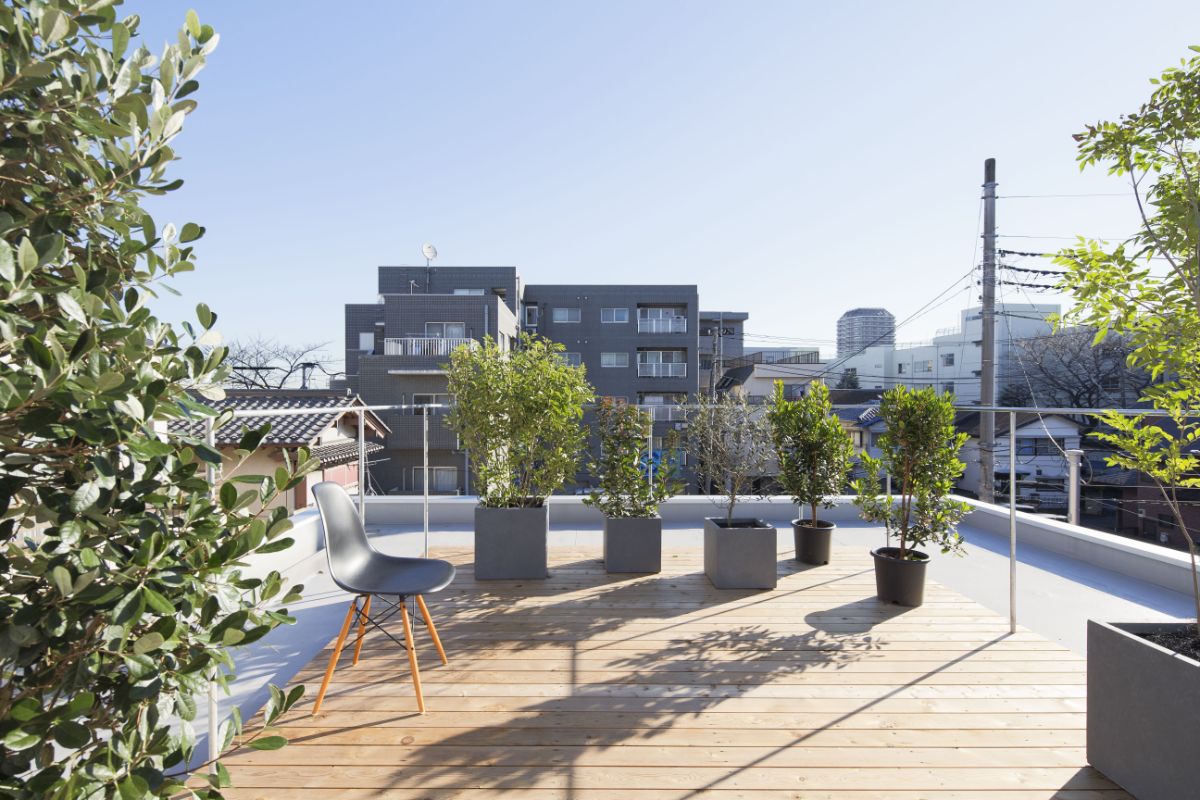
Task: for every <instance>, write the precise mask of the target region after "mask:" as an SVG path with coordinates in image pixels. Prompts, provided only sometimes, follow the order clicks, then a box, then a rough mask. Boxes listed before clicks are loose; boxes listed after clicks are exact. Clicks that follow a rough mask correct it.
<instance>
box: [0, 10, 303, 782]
mask: <svg viewBox="0 0 1200 800" xmlns="http://www.w3.org/2000/svg"><path fill="white" fill-rule="evenodd" d="M115 5H116V4H115V3H104V2H96V3H88V4H84V3H79V2H70V0H57V2H32V1H29V2H26V1H25V0H15V2H10V3H9V4H7V5H4V6H0V67H2V69H0V125H2V126H3V135H2V136H0V148H2V149H0V287H2V289H3V291H2V293H0V365H2V368H0V454H2V455H0V544H2V547H3V550H2V553H0V739H2V747H0V795H4V796H6V797H21V798H68V797H70V798H74V797H89V798H91V797H118V796H119V797H120V798H123V799H124V798H141V797H167V796H175V795H183V796H187V795H192V796H196V795H198V796H201V797H216V796H219V795H218V793H217V792H216V791H215V790H210V789H198V790H196V792H190V791H188V790H186V789H183V788H182V786H181V785H180V781H181V780H182V779H183V778H184V777H185V775H184V772H185V770H186V766H187V764H188V763H189V762H190V761H191V760H192V756H193V749H194V742H195V736H194V733H193V731H192V728H191V724H190V721H191V720H192V719H194V717H195V715H196V703H197V700H198V699H199V698H202V697H203V696H204V695H205V689H206V687H207V685H208V682H209V680H210V677H211V676H213V675H214V673H219V678H218V681H219V682H220V683H221V684H224V683H226V682H227V681H229V680H230V679H231V677H232V667H233V660H232V657H231V655H230V652H229V650H230V648H232V647H236V646H241V645H246V644H249V643H251V642H253V641H255V640H257V639H260V638H261V637H263V636H264V635H266V634H267V633H268V632H269V631H271V630H272V629H273V628H274V627H276V626H278V625H280V624H282V623H285V622H289V621H290V618H289V617H288V616H287V614H286V611H284V610H282V609H280V608H278V604H279V603H286V602H289V601H290V600H292V599H293V598H295V597H296V596H297V594H296V590H295V589H294V590H292V591H291V592H287V591H285V589H284V587H283V581H282V579H281V578H280V575H279V574H278V573H275V572H272V573H271V574H269V575H268V576H267V577H266V578H264V579H262V580H249V579H243V578H242V577H241V574H240V570H239V569H238V567H239V565H241V564H242V562H243V559H245V558H246V557H247V556H249V555H252V554H254V553H265V552H270V551H275V550H280V549H283V548H285V547H287V546H288V545H289V544H290V539H288V538H287V537H286V536H284V534H285V533H286V531H287V530H288V528H289V527H290V523H289V522H288V520H287V519H286V517H285V512H284V511H283V510H282V509H276V510H274V511H270V512H266V513H263V514H255V513H251V512H250V511H249V510H248V509H249V508H250V507H251V506H253V505H256V504H257V503H262V502H265V501H268V500H270V499H271V498H272V497H273V496H274V495H275V494H276V493H277V492H278V491H281V490H283V489H286V488H291V487H294V486H296V485H297V483H298V481H299V479H300V476H302V475H303V474H304V473H305V472H307V471H309V470H311V469H312V467H313V466H314V465H315V462H313V461H312V460H310V459H308V457H307V455H305V454H304V453H303V452H301V454H300V458H301V463H300V464H299V465H298V466H297V467H296V469H294V470H290V469H288V468H281V469H279V470H278V471H277V472H276V474H275V475H273V476H266V477H262V478H249V479H243V480H248V481H249V482H248V483H243V484H242V485H243V487H245V488H244V489H243V490H241V491H239V489H238V487H237V486H235V485H234V484H233V483H226V484H224V485H223V486H222V487H221V490H220V493H219V495H218V496H216V497H214V496H213V494H212V486H211V484H210V483H209V481H208V480H206V467H207V466H208V465H217V464H220V462H221V456H220V454H219V453H218V452H216V451H215V450H213V449H212V448H210V447H208V446H207V445H205V444H204V442H203V441H202V440H201V439H200V438H199V437H198V436H197V435H195V434H197V433H198V431H199V429H200V428H201V426H200V425H198V424H196V421H197V420H201V419H203V418H204V417H206V416H211V415H212V412H211V411H210V410H209V409H208V408H206V407H205V406H203V405H202V404H201V403H199V402H197V400H195V399H193V397H192V395H191V394H189V393H191V392H194V393H197V394H198V395H200V396H207V397H217V396H219V395H220V389H219V385H220V383H221V380H222V379H223V377H224V371H223V368H222V360H223V359H224V357H225V350H224V348H221V347H219V346H216V345H215V341H216V337H215V333H214V332H213V331H212V327H213V324H214V322H215V320H216V317H215V315H214V314H213V313H212V312H211V311H209V310H208V308H207V307H206V306H204V305H200V306H199V307H198V308H197V316H198V318H199V323H200V324H199V327H198V328H194V327H193V326H192V325H190V324H187V323H184V325H183V326H182V327H183V331H182V333H181V332H180V331H177V330H176V329H174V328H172V327H171V326H170V325H168V324H165V323H163V322H160V321H159V320H158V319H156V318H155V317H154V316H153V315H152V314H151V312H150V310H149V308H148V307H147V302H148V300H149V299H150V298H152V297H153V296H154V289H155V287H156V286H157V285H161V284H162V282H163V281H164V280H165V279H168V278H170V277H172V276H174V275H177V274H178V273H181V272H184V271H187V270H190V269H192V268H193V266H194V253H193V244H192V243H193V242H194V241H195V240H196V239H198V238H199V237H200V236H201V235H202V233H203V229H202V228H200V227H199V226H197V225H195V224H193V223H188V224H186V225H183V226H182V227H180V228H176V227H175V226H173V225H166V226H163V227H162V228H161V229H160V228H159V227H158V226H157V225H156V223H155V221H154V219H153V218H152V217H151V216H150V214H148V213H147V212H146V211H144V210H143V209H142V207H141V201H142V198H143V197H145V196H147V195H161V194H164V193H166V192H169V191H172V190H173V189H175V188H178V186H179V184H180V183H181V182H180V181H178V180H169V179H168V177H167V171H168V168H169V166H170V165H171V162H172V161H173V160H174V159H175V155H174V152H173V150H172V148H171V144H172V141H173V139H174V138H175V136H176V135H177V134H178V133H179V131H180V130H181V128H182V126H183V122H184V119H185V118H186V117H187V115H188V114H189V113H190V112H191V111H192V110H193V109H194V108H195V106H196V102H195V100H193V99H192V98H191V97H188V95H191V94H192V92H194V91H195V89H196V88H197V85H198V84H197V83H196V74H197V72H199V70H200V68H201V67H202V66H203V65H204V61H205V57H206V56H207V54H208V53H209V52H210V51H211V50H212V48H213V47H214V46H215V45H216V41H217V36H216V34H215V33H213V31H212V29H211V28H209V27H208V26H204V25H201V24H200V22H199V20H198V19H197V18H196V16H195V14H194V13H191V12H189V14H188V16H187V25H186V28H185V29H184V30H182V31H181V32H180V34H179V41H178V43H175V44H171V45H169V46H167V47H166V49H165V50H163V51H162V53H161V56H160V57H158V58H157V59H156V58H155V57H154V56H152V55H151V54H150V52H149V51H148V50H146V49H145V48H143V47H140V46H137V47H136V48H135V49H132V50H131V47H134V45H133V44H131V39H133V38H134V37H135V36H136V34H137V27H138V19H137V17H127V18H125V19H123V20H119V19H118V17H117V15H116V13H115V11H114V6H115ZM188 419H190V420H192V421H193V424H192V425H191V426H190V427H189V426H186V425H185V426H182V427H183V429H185V430H187V433H177V432H175V431H176V430H178V429H179V427H180V426H179V425H178V423H180V422H181V421H184V420H188ZM226 421H228V417H227V416H222V417H219V418H217V420H216V422H217V424H218V425H219V424H222V423H224V422H226ZM171 423H177V424H176V425H175V426H172V424H171ZM264 433H265V428H264V429H259V430H247V431H246V433H245V435H244V437H243V438H242V441H241V446H240V451H241V455H242V456H246V455H248V454H249V452H250V451H251V450H253V449H254V448H255V447H256V446H257V444H258V442H259V441H260V440H261V438H262V436H263V434H264ZM297 588H298V587H297ZM299 691H302V690H295V691H293V692H292V693H291V694H289V695H287V696H284V695H283V694H282V693H281V692H280V691H279V690H274V691H273V696H272V700H271V703H270V705H269V707H268V717H270V718H274V716H276V715H277V714H278V713H279V712H280V711H281V710H283V709H285V708H286V707H288V706H290V705H291V704H292V703H294V702H295V701H296V699H297V698H298V697H299ZM238 727H239V723H238V721H237V720H236V719H234V720H232V721H231V722H230V723H228V724H227V725H226V726H225V731H224V739H225V741H228V740H229V739H230V738H231V737H232V736H234V735H235V733H236V732H237V730H238ZM255 744H256V745H257V746H259V747H278V746H280V745H281V744H282V740H281V739H279V737H263V738H260V739H258V740H257V741H256V743H255ZM226 778H227V775H226V773H224V771H223V770H219V769H218V770H217V774H216V775H214V776H213V777H212V778H211V780H212V782H213V784H221V783H223V782H224V781H225V780H226Z"/></svg>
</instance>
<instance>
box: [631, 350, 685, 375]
mask: <svg viewBox="0 0 1200 800" xmlns="http://www.w3.org/2000/svg"><path fill="white" fill-rule="evenodd" d="M638 377H639V378H686V377H687V351H686V350H639V351H638Z"/></svg>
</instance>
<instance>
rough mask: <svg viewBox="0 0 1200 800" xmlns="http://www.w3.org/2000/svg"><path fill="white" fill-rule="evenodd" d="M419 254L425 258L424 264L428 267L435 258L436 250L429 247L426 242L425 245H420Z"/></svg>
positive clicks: (431, 246)
mask: <svg viewBox="0 0 1200 800" xmlns="http://www.w3.org/2000/svg"><path fill="white" fill-rule="evenodd" d="M421 254H422V255H424V256H425V263H426V265H428V263H429V262H430V261H433V260H434V259H435V258H437V248H436V247H434V246H433V245H431V244H430V243H429V242H426V243H425V244H423V245H421Z"/></svg>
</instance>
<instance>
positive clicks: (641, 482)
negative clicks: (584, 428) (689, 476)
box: [583, 398, 682, 517]
mask: <svg viewBox="0 0 1200 800" xmlns="http://www.w3.org/2000/svg"><path fill="white" fill-rule="evenodd" d="M596 417H597V423H598V428H599V433H600V452H599V454H598V455H596V456H594V457H593V458H591V459H590V460H589V461H588V471H589V472H590V473H591V474H592V475H594V476H595V477H596V479H597V481H598V483H599V488H597V489H595V490H593V491H592V493H591V494H590V495H589V496H588V497H585V498H584V500H583V502H584V504H585V505H588V506H591V507H592V508H596V509H599V510H600V511H601V512H603V514H604V515H605V516H606V517H655V516H658V507H659V506H660V505H662V503H663V502H664V501H666V500H667V498H669V497H672V496H673V495H676V494H678V493H679V491H680V489H681V488H682V486H681V484H680V483H679V481H678V480H677V477H678V473H679V468H678V464H677V463H676V462H675V461H674V460H673V458H672V457H671V452H672V451H673V449H674V448H673V447H672V446H671V445H673V444H674V442H673V441H671V440H668V441H667V442H665V443H664V445H665V446H664V447H663V452H662V453H661V454H660V456H659V458H658V459H657V460H655V458H654V454H653V453H652V452H650V449H649V445H650V441H649V437H650V435H651V431H652V430H653V425H654V421H653V418H652V416H651V414H650V412H648V411H643V410H642V409H640V408H638V407H637V406H631V405H628V404H626V403H615V402H613V401H612V400H610V399H607V398H605V399H604V400H601V401H600V404H599V405H598V406H597V408H596Z"/></svg>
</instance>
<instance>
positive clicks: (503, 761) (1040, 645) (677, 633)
mask: <svg viewBox="0 0 1200 800" xmlns="http://www.w3.org/2000/svg"><path fill="white" fill-rule="evenodd" d="M784 538H785V537H782V536H781V537H780V540H781V543H782V542H783V541H784ZM787 538H790V537H787ZM550 553H551V564H552V577H551V578H549V579H548V580H546V581H514V582H476V581H475V580H474V579H473V577H472V571H471V564H470V559H471V554H470V551H469V550H465V549H461V548H446V547H442V548H437V549H435V551H434V553H433V555H435V556H438V557H442V558H447V559H449V560H451V561H454V562H455V563H456V564H458V565H459V573H458V578H457V580H456V581H455V583H454V584H453V585H452V586H451V587H450V588H448V589H447V590H446V591H444V592H442V593H440V594H436V595H432V596H430V597H429V598H428V600H429V605H430V610H431V612H432V613H433V617H434V621H435V624H437V626H438V630H439V632H440V633H441V636H442V641H443V643H444V644H445V646H446V651H447V654H448V655H449V658H450V665H449V666H441V665H440V663H439V662H438V659H437V656H436V653H435V651H434V649H433V646H432V644H431V643H430V641H429V637H428V633H427V631H425V629H424V628H423V627H420V626H418V628H417V646H418V654H419V656H420V658H421V676H422V680H423V683H424V687H425V698H426V702H427V705H428V710H429V713H428V714H426V715H425V716H419V715H418V714H417V713H416V710H415V709H416V704H415V700H414V697H413V689H412V684H411V682H410V680H409V674H408V664H407V659H406V656H405V654H404V652H403V650H401V649H400V648H399V647H398V646H396V645H395V644H393V643H392V642H391V641H389V640H388V639H387V638H385V637H384V636H383V635H382V634H379V633H377V632H370V631H369V632H368V634H367V638H366V642H365V645H364V647H363V653H362V660H361V661H360V662H359V664H358V665H357V666H353V667H352V666H351V664H350V662H351V654H352V648H350V647H347V648H346V651H345V653H344V654H343V656H342V661H341V664H340V665H339V668H338V671H337V673H336V675H335V677H334V683H333V684H332V685H331V690H330V693H329V695H328V696H327V697H326V699H325V703H324V706H323V708H322V710H321V713H320V714H319V715H317V716H315V717H314V716H312V715H311V697H312V696H313V695H315V691H316V687H317V686H319V684H320V678H321V675H322V673H323V671H324V667H325V664H326V660H327V658H328V655H329V649H328V647H329V646H327V649H326V650H325V651H324V652H323V653H320V654H318V655H317V657H316V658H315V659H313V661H312V662H311V663H309V664H308V665H307V666H306V667H305V668H304V669H303V670H302V671H301V673H300V674H299V675H297V677H296V681H297V682H303V683H305V684H307V686H308V687H309V690H308V695H309V696H308V698H306V700H305V701H303V703H302V704H301V705H300V706H299V707H298V708H297V709H295V710H294V711H293V713H291V714H290V715H289V716H288V718H287V719H286V720H285V721H284V723H283V724H282V725H281V726H280V728H281V732H282V733H284V734H285V735H286V736H288V737H289V738H290V740H291V743H290V744H289V745H288V746H287V747H285V748H283V749H281V750H277V751H261V752H260V751H252V750H241V751H237V752H234V753H233V754H231V755H229V756H228V757H227V759H226V761H225V763H226V765H227V766H228V768H229V771H230V773H231V775H232V778H233V781H234V784H235V786H236V787H238V788H236V789H232V790H229V791H228V792H227V796H228V797H230V798H300V799H301V800H309V799H311V800H316V798H368V797H372V798H375V797H379V798H390V799H391V800H401V798H404V799H405V800H407V799H408V798H428V799H429V800H445V799H446V798H476V797H500V796H511V797H519V798H532V799H534V800H551V798H553V799H554V800H558V799H559V798H564V799H565V798H580V800H601V799H602V798H605V799H606V798H613V799H614V800H616V799H618V798H620V799H622V800H626V799H628V800H643V799H644V800H651V799H652V800H667V799H668V798H683V797H691V796H693V795H697V794H699V795H701V796H704V797H712V798H754V799H755V800H775V798H844V799H845V800H852V799H853V800H859V799H860V798H862V799H865V798H872V799H874V798H889V799H892V800H915V798H930V799H931V800H950V798H955V799H956V800H957V799H959V798H964V799H965V798H987V800H1030V799H1032V798H1049V797H1057V798H1069V799H1070V800H1085V799H1087V800H1099V799H1100V798H1105V799H1106V800H1107V799H1108V798H1126V797H1128V796H1129V795H1127V794H1126V793H1124V792H1122V791H1121V790H1120V789H1118V788H1117V787H1116V786H1115V785H1114V784H1112V783H1111V782H1109V781H1108V780H1107V779H1105V778H1104V777H1103V776H1101V775H1100V774H1099V773H1097V772H1095V771H1094V770H1093V769H1091V768H1090V767H1088V766H1087V765H1086V761H1085V755H1084V709H1085V699H1084V695H1085V690H1086V687H1085V671H1084V661H1083V659H1082V657H1081V656H1079V655H1078V654H1076V653H1073V652H1070V651H1068V650H1067V649H1064V648H1063V647H1061V646H1059V645H1057V644H1054V643H1051V642H1050V641H1048V640H1046V639H1044V638H1042V637H1041V636H1038V635H1036V634H1034V633H1031V632H1029V631H1027V630H1025V629H1021V630H1020V631H1019V632H1018V633H1016V634H1014V635H1010V634H1009V633H1008V622H1007V619H1006V618H1003V617H1001V616H999V615H998V614H996V613H995V612H993V611H990V610H988V609H986V608H984V607H983V606H981V605H979V604H977V603H975V602H973V601H971V600H968V599H967V598H965V597H964V596H962V595H960V594H958V593H956V592H954V591H951V590H949V589H947V588H945V587H943V586H941V585H939V584H937V583H932V582H931V583H930V585H929V587H928V589H927V595H926V603H925V605H924V606H923V607H921V608H917V609H902V608H898V607H889V606H885V605H883V604H881V603H879V602H878V601H877V600H876V599H875V597H874V594H875V586H874V576H873V572H872V566H871V563H870V557H869V555H868V553H867V551H866V548H864V547H839V548H837V549H836V550H835V556H834V561H833V563H832V564H831V565H829V566H825V567H807V568H806V567H801V566H800V565H798V564H797V563H796V562H795V561H793V560H791V555H790V553H786V552H782V551H781V553H780V561H779V575H780V581H779V588H778V589H777V590H775V591H772V592H755V591H731V590H725V591H720V590H716V589H713V588H712V587H711V586H710V585H709V583H708V581H707V580H706V579H705V577H704V574H703V571H702V565H701V555H700V552H699V550H698V549H697V548H691V549H689V550H686V551H684V550H678V551H675V550H668V551H666V552H664V558H663V572H662V574H660V575H653V576H609V575H606V574H605V572H604V569H603V565H602V564H601V563H600V562H599V561H598V560H597V558H596V556H597V553H596V550H595V549H594V548H590V549H588V550H586V551H585V550H582V549H576V548H571V549H565V548H552V549H551V551H550ZM343 613H344V612H343ZM392 627H393V628H394V629H395V630H394V631H393V632H394V633H395V634H396V635H397V636H398V637H399V636H400V635H401V634H400V628H399V623H398V621H393V623H392ZM336 633H337V630H336V628H331V629H330V630H328V637H327V638H329V639H332V638H333V636H334V635H335V634H336ZM249 728H250V730H253V729H254V725H253V724H252V725H250V726H249Z"/></svg>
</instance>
